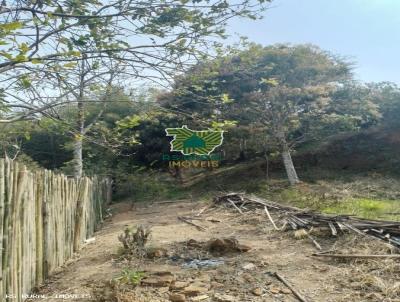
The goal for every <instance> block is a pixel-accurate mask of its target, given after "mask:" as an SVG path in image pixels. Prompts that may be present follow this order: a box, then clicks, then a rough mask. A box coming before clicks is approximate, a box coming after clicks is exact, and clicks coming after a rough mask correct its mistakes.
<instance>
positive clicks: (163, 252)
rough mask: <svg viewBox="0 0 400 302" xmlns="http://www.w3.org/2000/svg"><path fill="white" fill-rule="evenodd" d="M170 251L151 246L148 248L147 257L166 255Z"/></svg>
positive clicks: (153, 257)
mask: <svg viewBox="0 0 400 302" xmlns="http://www.w3.org/2000/svg"><path fill="white" fill-rule="evenodd" d="M167 254H168V251H167V250H166V249H164V248H161V247H151V248H148V249H147V250H146V257H147V258H149V259H155V258H162V257H166V256H167Z"/></svg>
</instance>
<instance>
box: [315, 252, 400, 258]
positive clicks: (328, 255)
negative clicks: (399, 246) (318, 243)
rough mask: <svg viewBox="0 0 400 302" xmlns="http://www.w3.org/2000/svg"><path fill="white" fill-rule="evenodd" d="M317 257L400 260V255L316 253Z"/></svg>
mask: <svg viewBox="0 0 400 302" xmlns="http://www.w3.org/2000/svg"><path fill="white" fill-rule="evenodd" d="M312 256H315V257H329V258H359V259H388V258H390V259H400V254H388V255H386V254H384V255H362V254H348V255H346V254H327V253H322V254H321V253H316V254H312Z"/></svg>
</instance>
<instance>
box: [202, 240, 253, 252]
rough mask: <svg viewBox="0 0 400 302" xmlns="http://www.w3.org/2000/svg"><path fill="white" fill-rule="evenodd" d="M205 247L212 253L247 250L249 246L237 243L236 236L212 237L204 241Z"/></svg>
mask: <svg viewBox="0 0 400 302" xmlns="http://www.w3.org/2000/svg"><path fill="white" fill-rule="evenodd" d="M206 247H207V249H208V250H209V251H210V252H211V253H213V254H219V255H223V254H229V253H235V252H247V251H249V250H250V249H251V248H250V247H249V246H246V245H243V244H239V242H238V240H237V239H236V238H214V239H211V240H209V241H208V242H207V243H206Z"/></svg>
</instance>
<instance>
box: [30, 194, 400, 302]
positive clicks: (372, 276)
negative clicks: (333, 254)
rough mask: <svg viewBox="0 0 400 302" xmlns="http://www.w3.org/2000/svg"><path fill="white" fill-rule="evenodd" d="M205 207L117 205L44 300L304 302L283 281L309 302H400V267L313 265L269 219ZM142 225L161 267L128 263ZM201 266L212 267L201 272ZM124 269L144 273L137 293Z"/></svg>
mask: <svg viewBox="0 0 400 302" xmlns="http://www.w3.org/2000/svg"><path fill="white" fill-rule="evenodd" d="M205 206H206V205H205V204H204V203H196V202H189V201H186V202H185V201H181V202H167V203H157V204H137V205H135V206H134V207H133V208H132V206H131V205H130V204H128V203H120V204H116V205H114V206H113V207H112V212H113V216H112V217H111V218H109V219H107V220H106V222H105V223H104V226H103V227H102V229H101V230H100V231H99V232H97V233H96V234H95V241H94V242H92V243H89V244H87V245H86V246H85V247H84V249H83V250H82V251H81V252H80V255H79V257H77V258H76V259H74V260H71V261H70V262H69V263H67V264H66V265H65V267H64V268H62V269H61V270H60V271H59V272H57V273H56V274H54V275H53V277H52V278H51V279H50V280H49V281H48V282H47V283H46V284H44V285H43V286H42V287H41V288H40V289H39V291H38V293H37V294H38V295H39V296H40V295H41V297H42V298H46V301H57V302H59V301H121V302H127V301H133V302H135V301H138V302H139V301H140V302H141V301H154V302H157V301H176V302H179V301H205V302H207V301H221V302H224V301H225V302H229V301H237V302H242V301H254V302H257V301H287V302H290V301H300V300H298V299H297V298H296V297H295V295H294V294H293V292H292V291H291V290H290V289H289V288H288V287H287V286H286V285H285V284H284V283H282V282H281V281H279V280H278V279H277V278H276V276H275V275H273V274H274V273H275V272H277V273H278V274H279V275H280V276H282V277H284V278H285V280H287V282H288V283H290V284H291V285H292V287H293V288H295V289H296V290H297V291H298V292H299V293H300V294H301V295H302V296H303V297H304V299H305V301H310V302H311V301H320V302H329V301H400V299H399V293H400V292H399V291H400V282H399V281H398V280H400V278H399V276H400V263H399V262H395V261H393V260H377V261H371V260H368V261H352V262H348V261H347V262H337V261H334V260H328V259H320V258H318V259H317V258H315V257H313V256H311V254H312V253H315V252H316V248H315V246H314V245H313V243H312V242H311V241H310V240H309V239H308V238H297V239H296V238H295V236H294V233H293V232H281V231H275V230H274V229H273V227H272V226H271V224H270V222H269V220H268V219H266V216H265V213H262V212H260V213H251V214H250V213H247V214H244V215H241V214H239V213H238V212H235V211H233V210H228V209H226V208H211V209H209V208H207V209H206V210H204V209H205ZM201 211H203V212H202V213H201V215H199V216H198V218H199V219H198V220H192V221H193V222H195V224H197V225H201V226H202V227H204V230H199V229H198V228H196V227H195V226H193V225H190V224H188V223H185V222H183V221H181V220H179V219H178V216H193V215H196V214H199V213H200V212H201ZM140 224H144V225H148V226H151V228H152V236H151V240H150V243H149V244H148V245H149V247H151V248H152V249H153V250H157V249H159V250H161V251H163V252H164V251H165V255H159V257H155V258H154V259H137V258H135V257H133V258H132V257H131V258H125V257H124V256H121V247H122V245H121V243H120V242H119V241H118V235H120V234H121V233H122V232H123V231H124V229H125V228H126V227H128V226H137V225H140ZM277 224H279V222H278V221H277ZM212 238H235V239H237V240H238V241H239V243H240V244H242V245H244V246H247V247H249V248H251V249H250V250H248V251H247V252H245V251H235V252H231V253H228V254H223V253H222V254H219V255H215V254H213V253H209V252H208V251H205V250H204V248H201V247H200V246H201V244H203V242H207V241H209V240H210V239H212ZM316 238H317V237H316ZM317 240H318V242H319V243H320V244H321V246H322V247H323V249H324V250H329V249H331V248H332V247H335V248H338V249H340V248H341V247H343V248H346V246H349V245H350V244H351V246H352V247H354V246H357V251H358V253H360V251H359V249H364V250H365V253H368V252H371V249H372V247H370V246H369V244H370V243H369V242H368V240H367V241H366V240H365V239H363V240H361V239H357V238H354V237H351V236H342V237H341V238H339V239H336V238H325V237H320V238H319V237H318V238H317ZM379 246H380V247H381V246H382V245H379ZM385 248H386V247H385ZM196 260H209V261H214V262H212V264H210V265H209V266H205V267H193V263H196ZM217 264H218V265H217ZM124 269H129V270H130V272H139V271H142V272H144V273H143V275H141V276H142V277H140V278H139V279H140V280H139V284H138V285H134V284H131V283H129V282H127V283H126V284H120V283H121V282H120V283H118V282H116V281H115V280H121V278H119V276H121V272H122V271H123V270H124ZM133 274H134V273H133ZM143 276H144V277H143ZM118 278H119V279H118ZM396 280H397V281H396ZM39 299H40V298H39ZM32 301H37V299H32Z"/></svg>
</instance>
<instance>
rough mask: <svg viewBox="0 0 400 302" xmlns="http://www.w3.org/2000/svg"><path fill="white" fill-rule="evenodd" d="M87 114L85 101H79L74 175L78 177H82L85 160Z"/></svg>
mask: <svg viewBox="0 0 400 302" xmlns="http://www.w3.org/2000/svg"><path fill="white" fill-rule="evenodd" d="M84 126H85V114H84V108H83V102H78V121H77V133H76V134H75V136H74V161H73V162H74V176H75V177H76V178H81V177H82V170H83V160H82V148H83V144H82V140H83V135H84Z"/></svg>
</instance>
